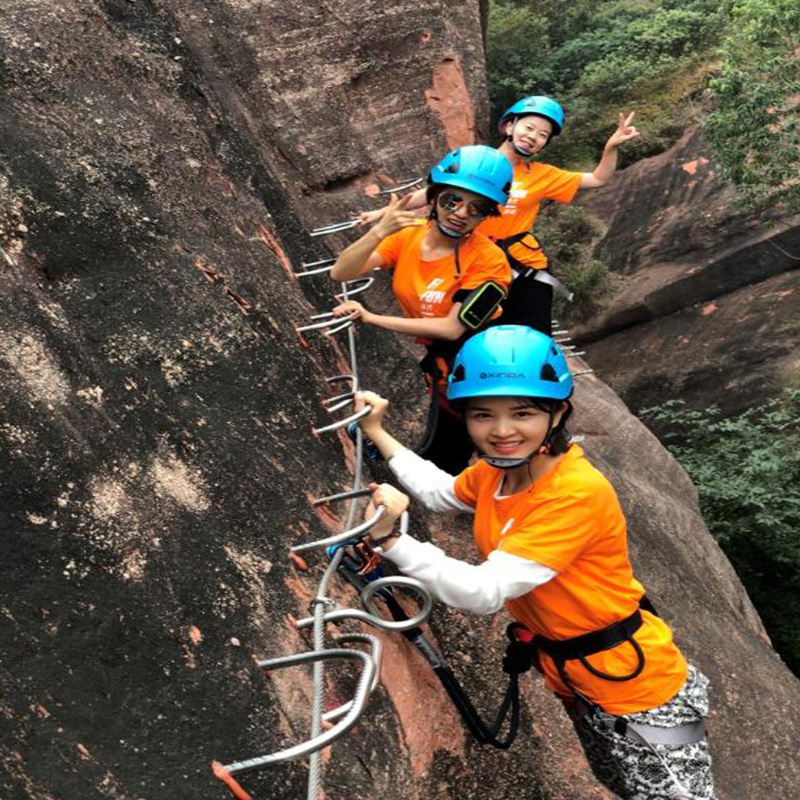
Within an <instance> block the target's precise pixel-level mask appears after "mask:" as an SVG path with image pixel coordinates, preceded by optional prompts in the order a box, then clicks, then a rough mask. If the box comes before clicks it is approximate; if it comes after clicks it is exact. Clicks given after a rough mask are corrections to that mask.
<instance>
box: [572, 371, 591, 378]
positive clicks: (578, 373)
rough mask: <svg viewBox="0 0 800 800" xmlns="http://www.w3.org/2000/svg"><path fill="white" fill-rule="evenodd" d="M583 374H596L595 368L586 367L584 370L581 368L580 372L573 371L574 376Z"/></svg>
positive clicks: (577, 376)
mask: <svg viewBox="0 0 800 800" xmlns="http://www.w3.org/2000/svg"><path fill="white" fill-rule="evenodd" d="M581 375H594V370H593V369H584V370H581V371H580V372H573V373H572V377H573V378H580V376H581Z"/></svg>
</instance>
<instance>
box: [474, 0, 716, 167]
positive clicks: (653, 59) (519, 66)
mask: <svg viewBox="0 0 800 800" xmlns="http://www.w3.org/2000/svg"><path fill="white" fill-rule="evenodd" d="M719 5H720V2H719V0H611V1H609V0H571V2H565V1H564V0H491V3H490V15H489V29H488V41H487V65H488V72H489V86H490V94H491V100H492V107H493V113H494V116H495V117H496V116H497V115H498V114H499V113H502V111H503V110H504V109H505V108H507V107H508V106H510V105H511V104H512V103H513V102H514V101H515V100H517V99H518V98H519V97H522V96H524V95H526V94H548V95H553V96H554V97H556V98H558V99H559V100H560V101H561V102H562V103H563V104H564V105H565V106H566V108H567V111H568V123H567V124H568V128H569V136H567V137H565V138H564V139H562V140H556V141H555V142H554V143H553V146H552V147H551V149H550V151H549V152H548V160H549V161H553V162H554V163H559V162H562V163H563V162H567V163H568V164H569V166H570V167H571V168H573V169H577V168H588V167H589V166H590V165H591V163H592V162H593V161H594V160H595V159H596V157H597V154H598V153H599V151H600V149H601V148H602V145H603V142H604V141H605V138H606V137H607V136H608V134H609V133H610V132H611V130H613V128H614V124H615V122H616V115H617V112H618V111H619V110H621V109H623V108H636V109H637V111H638V120H637V124H639V126H640V128H641V129H642V132H643V136H642V138H641V139H639V140H637V141H636V142H633V143H631V144H630V145H628V146H626V148H625V151H624V157H625V158H626V159H628V160H631V159H636V158H639V157H642V156H644V155H648V154H650V153H654V152H659V151H660V150H662V149H663V148H664V147H665V146H668V145H669V144H670V143H671V142H672V141H673V140H674V139H675V138H676V137H677V136H678V135H679V134H680V132H681V131H682V129H683V128H684V127H685V124H686V121H687V119H686V113H687V111H686V108H685V106H683V107H682V106H680V105H679V102H680V101H681V100H684V99H685V98H686V97H687V96H690V95H692V94H693V93H697V92H699V91H701V90H702V89H703V88H704V86H705V82H706V77H707V73H708V70H709V68H710V62H711V56H710V55H709V51H710V49H711V48H712V47H713V45H714V44H715V43H716V42H717V41H718V39H719V36H720V32H721V30H722V28H723V22H722V19H721V17H720V14H719V11H718V7H719Z"/></svg>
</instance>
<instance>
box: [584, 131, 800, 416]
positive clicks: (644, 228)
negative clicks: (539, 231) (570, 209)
mask: <svg viewBox="0 0 800 800" xmlns="http://www.w3.org/2000/svg"><path fill="white" fill-rule="evenodd" d="M589 207H590V208H591V210H592V211H594V213H596V214H597V215H598V216H599V217H601V218H602V219H603V220H604V221H605V223H606V224H607V225H608V231H607V233H606V235H605V237H604V238H603V240H602V241H601V242H600V244H599V245H598V251H599V253H598V254H599V255H600V256H602V257H603V258H604V259H605V260H606V262H607V263H608V264H610V265H611V267H612V269H614V270H615V271H617V272H619V273H622V274H623V275H625V276H626V277H627V285H626V288H625V290H624V291H622V292H621V293H620V295H619V296H618V297H617V298H616V299H615V301H614V302H613V304H612V305H611V307H610V308H609V309H608V310H607V311H606V312H605V313H604V314H602V315H601V316H599V317H598V318H597V319H594V320H592V321H590V322H589V323H588V324H587V325H586V326H585V327H584V328H583V329H582V330H581V331H580V332H579V338H580V340H582V341H583V342H585V343H591V344H590V348H589V357H590V359H591V361H592V364H593V366H594V367H595V368H596V369H597V371H598V374H599V375H600V376H601V377H603V378H604V379H605V380H607V381H608V382H609V383H610V384H611V385H612V386H613V387H614V388H615V389H616V391H618V392H620V394H621V395H622V397H623V398H624V399H625V400H626V402H628V404H629V405H631V406H633V407H634V408H637V409H638V408H642V407H645V406H649V405H654V404H659V403H661V402H663V401H664V400H666V399H669V398H670V397H678V396H679V397H681V398H682V399H684V400H686V401H687V403H688V404H689V405H690V406H693V407H703V406H707V405H709V404H711V403H715V404H717V405H719V406H720V407H721V408H722V409H723V410H724V411H726V412H736V411H740V410H742V409H744V408H747V407H750V406H752V405H753V404H754V403H759V402H762V401H763V400H764V399H765V396H766V395H767V394H772V393H777V392H779V391H780V389H781V388H783V387H785V386H796V385H797V381H798V377H800V360H799V359H800V354H798V348H797V331H798V326H800V292H799V291H798V287H800V272H798V267H800V216H794V217H791V216H790V217H786V216H783V217H781V216H778V215H777V214H773V217H772V218H769V217H768V216H767V217H766V218H765V216H764V215H761V216H756V215H754V214H751V213H747V212H745V211H743V210H742V209H741V207H740V206H739V205H737V203H736V198H735V195H734V194H733V192H732V191H731V190H730V189H729V188H727V187H725V186H724V185H723V184H722V183H721V181H720V179H719V178H718V177H717V176H716V174H715V171H714V164H713V162H712V161H711V159H710V156H709V154H708V153H707V152H706V149H705V147H704V143H703V140H702V136H701V134H700V132H698V131H697V130H690V131H688V132H687V133H686V135H685V136H684V137H683V139H682V140H681V141H679V142H678V143H677V144H676V145H675V146H674V147H673V148H672V149H671V150H669V151H668V152H666V153H663V154H662V155H660V156H657V157H654V158H650V159H647V160H646V161H643V162H640V163H638V164H636V165H634V166H633V167H631V168H629V169H627V170H625V171H624V172H623V173H621V174H620V175H619V176H618V177H617V179H616V180H615V181H614V182H613V184H612V185H611V186H609V187H608V188H606V189H603V190H601V191H600V192H598V193H597V195H596V196H595V197H593V198H591V199H590V201H589Z"/></svg>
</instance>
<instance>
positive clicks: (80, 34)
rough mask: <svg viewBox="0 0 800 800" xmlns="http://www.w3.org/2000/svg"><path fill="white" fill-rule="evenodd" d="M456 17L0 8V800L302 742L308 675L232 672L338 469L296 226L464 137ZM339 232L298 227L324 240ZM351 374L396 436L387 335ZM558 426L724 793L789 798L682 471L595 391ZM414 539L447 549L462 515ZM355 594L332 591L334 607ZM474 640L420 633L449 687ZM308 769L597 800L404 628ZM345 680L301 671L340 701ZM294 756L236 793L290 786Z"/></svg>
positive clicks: (436, 791)
mask: <svg viewBox="0 0 800 800" xmlns="http://www.w3.org/2000/svg"><path fill="white" fill-rule="evenodd" d="M480 14H481V9H480V8H479V5H478V3H477V2H474V0H426V2H417V3H410V2H404V1H403V0H398V2H394V3H391V4H388V5H387V4H386V3H379V2H377V0H361V2H354V0H336V2H333V0H330V2H320V3H317V4H312V5H296V4H295V5H292V4H288V3H283V2H279V1H278V0H269V1H268V2H259V1H258V0H183V1H182V2H181V3H180V4H178V5H177V6H176V5H175V4H169V3H164V2H161V0H88V2H86V3H83V4H80V5H74V4H60V3H49V2H43V1H42V0H13V2H12V3H10V4H8V5H7V7H6V9H4V13H3V15H2V16H1V17H0V48H2V49H0V215H2V216H1V217H0V246H1V247H2V253H1V254H0V276H1V277H0V309H1V310H0V377H1V379H2V386H3V391H2V395H0V443H2V444H1V445H0V459H2V461H1V462H0V463H1V464H2V466H0V474H2V508H3V516H2V520H3V523H2V526H3V527H2V536H0V548H2V552H0V565H1V566H0V570H2V587H1V588H0V610H1V611H2V613H0V642H2V645H1V647H0V653H1V654H0V687H2V692H0V751H1V752H2V756H3V758H2V769H0V794H2V796H3V798H6V799H7V800H23V798H25V799H26V800H30V798H33V799H34V800H53V799H54V798H58V800H100V799H101V798H115V799H116V800H162V799H163V798H166V797H170V798H187V800H188V798H193V799H194V798H199V797H202V798H217V797H220V798H221V797H225V796H226V790H225V789H224V787H222V786H221V785H220V784H218V783H217V782H216V781H215V780H214V778H213V777H212V775H211V771H210V769H209V762H210V760H211V759H212V758H220V759H221V760H223V761H230V760H235V759H237V758H241V757H246V756H251V755H257V754H259V753H262V752H265V751H272V750H275V749H277V748H279V747H281V746H283V745H285V744H286V743H287V742H291V741H299V740H301V739H302V738H304V737H305V736H306V732H307V729H306V725H307V719H308V707H307V703H308V697H309V691H310V682H309V679H308V677H304V676H303V674H302V671H300V670H295V671H292V672H291V673H284V674H276V675H275V676H273V677H272V678H269V679H267V678H265V677H264V676H263V675H261V674H260V673H259V672H258V671H257V670H256V669H255V667H254V665H253V663H252V659H251V656H252V654H257V655H259V656H270V655H279V654H282V653H291V652H295V651H296V650H297V649H299V648H302V647H305V646H306V645H307V643H306V641H305V640H304V639H303V637H302V636H301V635H300V634H298V632H297V631H296V629H295V627H294V625H293V622H292V620H293V619H294V618H297V617H298V616H303V615H305V613H306V612H307V607H308V601H309V599H310V597H311V594H310V593H311V592H312V591H313V589H314V587H315V585H316V582H317V580H318V577H319V574H318V573H319V567H320V564H319V562H318V561H314V560H310V564H309V570H308V571H304V570H302V569H299V568H298V567H297V566H296V565H294V564H293V563H292V562H291V561H290V560H289V559H287V557H286V553H287V550H288V548H289V546H291V545H292V544H295V543H297V542H299V541H304V540H307V539H309V538H315V537H316V536H317V535H319V534H320V533H324V532H325V531H327V530H329V529H330V527H331V526H334V527H335V525H336V522H337V520H335V519H332V518H330V517H328V516H322V515H319V514H318V513H317V512H315V510H314V509H313V508H312V506H311V504H310V503H309V498H310V497H313V496H319V495H323V494H328V493H331V492H333V491H336V490H338V489H340V488H343V487H344V486H346V484H347V477H346V476H347V469H348V466H349V465H350V464H351V456H352V452H351V448H350V446H349V443H348V440H346V439H345V438H342V437H337V436H331V437H320V438H315V437H312V436H311V435H310V430H311V428H312V427H313V426H314V425H317V424H319V423H320V422H322V421H323V419H324V412H323V411H322V409H321V408H320V405H319V402H320V399H321V398H322V397H324V396H325V395H326V394H327V392H328V389H327V388H326V386H325V383H324V378H325V376H326V375H329V374H331V371H332V370H333V371H335V372H338V371H340V367H341V366H342V363H343V354H342V351H341V350H340V348H339V347H338V346H337V342H336V340H335V339H333V340H332V339H327V338H325V337H322V336H309V337H308V338H307V341H305V342H303V341H302V340H300V339H299V338H298V337H297V336H296V334H295V330H294V328H295V326H296V325H297V324H300V323H302V322H303V321H305V320H307V319H308V317H309V315H311V314H312V313H314V311H315V309H317V310H320V311H321V310H325V309H327V308H328V307H329V306H330V302H331V297H330V288H329V287H328V286H325V283H324V281H317V282H316V283H313V282H312V283H306V282H304V283H298V282H297V281H295V280H294V279H293V277H292V271H293V267H295V268H297V267H299V264H300V262H301V261H303V260H306V261H310V260H314V259H316V258H322V257H324V256H325V255H327V254H328V253H329V252H330V251H329V250H327V247H322V246H321V245H320V244H319V243H315V242H314V241H313V240H311V239H310V238H309V237H308V235H307V234H306V230H307V229H308V228H309V227H311V226H313V225H317V224H324V223H328V222H335V221H338V220H339V219H342V218H345V217H346V216H347V215H348V214H350V213H352V212H354V211H356V210H359V209H361V208H363V207H365V204H366V203H373V202H375V201H374V200H370V199H369V196H370V195H373V194H374V193H375V191H376V189H378V188H380V187H385V186H389V185H391V184H392V183H393V182H395V181H397V180H401V179H403V178H406V177H410V176H414V175H419V174H422V172H423V171H424V170H425V169H426V167H428V166H429V165H430V162H431V160H432V159H433V158H435V157H436V156H437V155H439V154H440V153H441V152H442V151H443V150H444V149H445V148H446V147H448V146H450V145H455V144H459V143H463V142H465V141H469V140H470V139H472V138H473V137H476V136H477V137H480V136H481V135H482V134H484V133H485V130H484V127H483V125H484V123H485V120H486V97H485V86H484V74H483V55H482V41H481V28H480ZM343 241H344V238H343V237H340V239H339V241H338V242H337V241H333V242H327V245H329V246H330V247H332V248H333V251H334V252H335V249H336V246H337V245H338V246H341V244H342V242H343ZM359 346H360V354H361V358H362V376H363V381H364V384H365V385H368V386H372V387H375V388H377V389H379V390H381V391H383V392H385V393H387V394H389V395H390V396H392V397H393V398H394V399H395V400H396V403H395V408H394V418H395V420H396V424H397V426H398V428H399V429H400V430H402V431H403V432H404V434H405V435H407V436H413V435H415V434H416V433H418V431H419V427H420V424H421V416H422V412H421V410H420V407H421V405H422V404H423V402H424V400H423V390H422V387H421V385H420V382H419V379H418V377H417V372H416V367H415V365H414V363H413V360H412V359H411V358H410V356H409V353H408V350H407V348H406V347H405V346H404V345H403V344H402V343H400V342H398V341H397V340H396V339H395V338H394V337H392V336H389V335H380V334H375V333H374V332H368V333H367V332H360V333H359ZM579 381H580V383H581V385H580V388H579V391H578V394H577V398H576V403H577V414H576V420H577V425H576V432H577V433H581V434H583V435H584V436H585V437H586V441H585V447H586V449H587V451H588V453H589V455H590V457H591V458H592V460H593V461H595V463H597V464H598V466H599V467H600V468H601V469H603V470H604V471H605V472H606V473H607V474H608V475H609V477H610V478H611V479H612V480H613V482H614V484H615V485H616V486H617V488H618V490H619V492H620V495H621V499H622V502H623V504H624V506H625V509H626V511H627V513H628V515H629V519H630V528H631V547H632V553H633V557H634V561H635V564H636V568H637V571H638V573H639V574H640V575H641V577H642V579H643V580H644V582H645V583H646V584H647V585H648V587H649V589H650V592H651V594H652V595H653V596H654V598H655V600H656V602H657V603H658V605H659V607H660V609H661V610H662V613H663V614H664V615H665V616H666V617H667V618H668V619H669V621H670V622H671V623H672V624H673V625H674V627H675V630H676V635H677V637H678V640H679V643H680V644H681V646H682V647H684V649H685V650H686V652H687V653H688V654H689V655H690V657H691V658H692V659H693V660H694V661H696V662H697V663H698V664H700V665H701V667H702V668H703V669H704V670H705V671H706V672H707V673H708V674H709V676H710V677H711V678H712V680H713V682H714V693H713V708H714V710H713V717H712V719H711V721H710V730H711V737H712V742H713V749H714V755H715V758H716V765H717V768H716V773H717V778H718V783H719V787H720V798H722V799H723V800H745V798H752V797H765V798H775V799H776V800H777V799H778V798H789V797H792V796H793V793H794V792H795V791H796V787H797V786H798V785H799V784H800V773H798V769H800V767H798V764H797V761H796V759H795V758H794V757H793V754H794V753H796V742H797V741H798V738H799V737H800V723H798V720H797V715H796V714H794V713H793V709H794V708H796V707H797V704H798V702H799V701H800V684H798V682H797V680H796V679H794V678H793V677H792V676H791V675H790V674H789V673H788V671H787V670H786V669H785V667H784V666H783V665H782V663H781V662H780V660H779V659H778V658H777V656H776V655H775V653H774V652H773V651H772V649H771V648H770V646H769V642H768V641H767V639H766V636H765V634H764V632H763V629H762V626H761V624H760V621H759V620H758V617H757V615H756V614H755V612H754V610H753V608H752V606H751V604H750V602H749V600H748V599H747V596H746V594H745V593H744V591H743V589H742V588H741V586H740V584H739V583H738V581H737V579H736V576H735V575H734V574H733V571H732V570H731V568H730V565H729V564H728V562H727V561H726V559H725V558H724V556H723V555H722V554H721V552H720V551H719V549H718V548H717V546H716V544H715V543H714V542H713V540H712V539H711V538H710V537H709V535H708V533H707V531H706V530H705V528H704V526H703V524H702V520H701V518H700V516H699V513H698V510H697V504H696V499H695V495H694V491H693V489H692V486H691V484H690V483H689V481H688V480H687V478H686V476H685V475H684V473H683V472H682V471H681V470H680V468H679V467H678V466H677V465H676V464H675V463H674V461H672V459H671V458H670V457H669V456H668V455H667V454H666V453H665V451H664V450H663V449H662V448H661V447H660V445H659V444H658V442H657V441H656V440H655V439H654V437H653V436H652V435H650V434H649V433H648V432H647V430H646V429H645V428H643V427H642V426H641V425H640V424H639V423H638V422H637V421H636V420H635V418H633V417H632V416H631V415H630V414H629V413H628V411H627V409H626V408H625V406H624V405H623V404H622V403H621V402H620V400H619V399H618V398H617V397H616V396H615V395H614V394H613V393H612V392H611V391H610V390H609V389H608V388H607V387H606V386H605V385H604V384H603V383H602V382H601V381H600V380H598V379H597V378H595V377H592V376H587V377H584V378H581V379H579ZM414 520H415V522H414V531H415V533H416V534H418V535H420V536H427V535H431V536H432V537H433V538H434V539H435V540H436V541H438V542H441V543H443V545H444V546H446V547H449V548H451V549H452V550H454V551H456V552H465V546H464V543H463V542H464V537H465V536H467V535H468V534H467V528H466V523H464V522H459V521H455V522H447V523H442V522H441V521H440V520H426V519H425V517H424V516H423V515H422V514H421V513H419V512H418V511H417V513H415V516H414ZM337 592H339V593H340V596H341V599H342V602H348V603H352V602H354V598H353V595H352V592H351V590H349V589H346V588H344V587H341V588H339V589H337ZM503 624H504V621H503V619H502V618H501V615H499V616H498V617H497V618H496V619H494V620H486V619H472V618H467V617H464V616H463V615H460V614H457V613H455V612H451V611H448V610H446V609H443V608H437V609H436V613H435V615H434V617H433V619H432V622H431V630H432V633H433V635H434V637H435V639H436V640H437V642H438V644H439V645H440V646H441V647H442V648H443V650H444V651H445V652H446V653H447V655H448V657H449V658H450V660H451V661H452V662H453V663H454V664H455V665H456V666H457V668H458V669H459V672H460V674H461V676H462V678H463V679H464V681H465V683H466V684H467V685H468V687H469V688H470V690H471V691H472V692H473V693H474V695H475V696H476V697H477V698H478V700H479V704H480V705H481V706H482V707H483V708H485V709H489V708H491V707H492V706H493V705H494V704H495V703H496V701H497V698H498V697H499V692H500V683H501V682H500V681H499V680H498V675H499V659H500V648H501V645H500V643H501V641H502V627H503ZM383 638H384V640H385V646H386V649H387V654H386V660H385V667H384V672H383V687H382V688H380V689H378V690H377V691H376V694H375V695H374V696H373V698H372V701H371V704H370V708H369V710H368V712H367V715H366V716H365V718H364V721H363V722H362V723H361V724H360V725H359V726H358V728H357V729H356V731H355V732H354V733H352V734H351V735H350V736H348V737H347V738H345V739H343V740H342V741H341V742H339V743H337V744H336V745H334V747H333V748H332V750H331V751H330V753H328V754H326V760H327V771H326V779H325V796H326V797H328V798H343V799H344V798H347V800H352V798H360V797H364V798H367V797H370V798H372V797H374V798H387V800H389V799H390V798H401V797H402V798H420V800H421V799H422V798H429V797H436V798H442V800H445V799H446V798H453V800H455V799H456V798H458V799H459V800H468V799H469V798H478V797H486V796H491V797H492V798H493V800H510V799H511V798H519V797H526V798H540V799H541V800H568V799H569V800H574V798H578V797H580V798H597V799H600V798H606V797H607V794H605V793H604V792H603V791H602V790H601V789H600V788H598V787H597V785H596V784H595V783H594V781H593V779H592V778H591V776H590V775H589V773H588V770H587V768H586V765H585V762H584V761H583V758H582V755H581V753H580V750H579V748H578V746H577V744H576V741H575V739H574V736H573V735H572V732H571V730H570V726H569V724H568V723H567V722H566V721H565V718H564V716H563V714H562V713H561V711H560V709H559V708H558V704H557V703H556V702H555V701H554V700H553V699H552V698H550V697H549V696H548V695H547V693H546V692H545V691H544V690H543V689H542V687H541V685H540V684H539V683H538V682H536V681H534V680H533V679H526V681H525V688H526V697H527V704H526V711H525V716H524V719H523V729H524V730H523V736H522V737H521V741H520V743H519V744H518V745H517V746H515V748H514V749H513V750H511V751H509V752H507V753H501V754H498V753H497V752H494V751H493V752H486V751H483V750H481V749H479V748H478V747H477V746H475V745H474V744H472V743H471V742H470V741H468V739H467V737H466V736H465V734H464V733H463V731H462V728H461V726H460V724H459V722H458V720H457V718H456V716H455V713H454V711H453V710H452V709H451V708H450V706H449V705H448V703H447V701H446V698H445V697H444V696H443V693H442V691H441V689H440V687H439V686H438V685H437V684H436V683H435V682H434V681H433V680H432V679H431V677H430V674H429V673H428V672H426V667H425V665H424V664H422V663H421V661H420V659H419V657H418V656H417V655H416V653H415V652H414V651H413V650H411V649H410V648H409V647H408V646H407V645H406V643H405V642H404V641H402V640H398V639H397V638H395V637H389V636H385V637H383ZM348 685H349V681H348V676H347V675H346V674H342V675H339V674H335V675H333V677H332V679H331V682H330V686H329V690H330V693H331V696H332V697H334V698H336V697H342V696H344V694H345V693H346V690H347V687H348ZM305 774H306V771H305V767H304V765H303V764H302V763H300V764H294V765H291V766H288V767H282V768H279V769H275V770H273V771H270V772H265V773H260V774H256V775H252V776H248V777H247V778H246V779H245V780H244V781H243V782H246V785H247V787H248V790H249V791H251V792H252V794H253V795H254V797H256V798H267V797H269V798H272V799H273V800H279V798H287V800H288V798H294V797H297V796H300V795H302V794H304V781H305Z"/></svg>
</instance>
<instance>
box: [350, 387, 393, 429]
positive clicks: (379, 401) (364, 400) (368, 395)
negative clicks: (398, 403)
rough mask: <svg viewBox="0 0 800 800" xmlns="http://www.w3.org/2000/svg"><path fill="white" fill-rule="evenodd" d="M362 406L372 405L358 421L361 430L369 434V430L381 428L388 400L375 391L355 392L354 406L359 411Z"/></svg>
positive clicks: (387, 407)
mask: <svg viewBox="0 0 800 800" xmlns="http://www.w3.org/2000/svg"><path fill="white" fill-rule="evenodd" d="M364 406H372V411H371V412H370V413H369V414H368V415H367V416H366V417H364V418H363V419H362V420H360V421H359V423H358V424H359V425H360V426H361V430H362V431H364V433H365V434H366V435H367V436H369V435H370V432H371V431H372V432H374V431H377V430H381V429H382V428H383V418H384V417H385V416H386V412H387V410H388V409H389V401H388V400H386V399H385V398H383V397H381V396H380V395H379V394H376V393H375V392H356V397H355V403H354V408H355V410H356V411H361V409H362V408H364Z"/></svg>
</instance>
